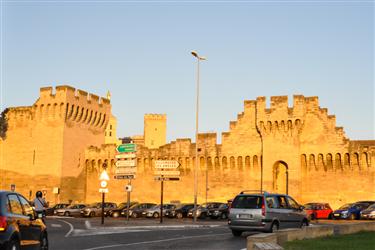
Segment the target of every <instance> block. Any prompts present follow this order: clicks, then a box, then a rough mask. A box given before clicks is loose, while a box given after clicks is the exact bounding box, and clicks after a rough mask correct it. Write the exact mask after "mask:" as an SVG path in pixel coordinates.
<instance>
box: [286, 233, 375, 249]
mask: <svg viewBox="0 0 375 250" xmlns="http://www.w3.org/2000/svg"><path fill="white" fill-rule="evenodd" d="M283 247H284V249H286V250H297V249H303V250H317V249H319V250H332V249H340V250H349V249H350V250H352V249H353V250H354V249H355V250H362V249H363V250H375V232H360V233H356V234H348V235H338V236H329V237H324V238H316V239H309V240H296V241H289V242H286V243H285V245H284V246H283Z"/></svg>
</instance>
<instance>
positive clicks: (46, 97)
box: [0, 86, 111, 199]
mask: <svg viewBox="0 0 375 250" xmlns="http://www.w3.org/2000/svg"><path fill="white" fill-rule="evenodd" d="M110 112H111V106H110V103H109V100H107V99H105V98H99V97H98V96H97V95H94V94H89V93H87V92H85V91H82V90H79V89H74V88H72V87H70V86H57V87H56V89H53V88H52V87H44V88H41V89H40V96H39V98H38V100H36V102H35V103H34V104H33V105H32V106H28V107H17V108H10V110H9V112H8V113H7V120H8V130H7V133H6V139H5V140H2V141H0V143H1V150H2V152H0V153H1V155H2V156H3V160H2V161H1V166H0V169H1V171H2V178H1V179H2V185H1V188H7V187H9V185H10V184H11V183H12V184H16V187H17V190H18V191H22V192H25V193H29V191H30V190H31V191H33V192H35V190H37V189H40V188H45V189H46V190H47V192H49V193H51V192H52V188H53V187H60V188H61V190H62V191H64V192H62V194H65V195H66V196H65V197H64V195H62V199H64V198H66V199H68V198H69V197H70V196H72V195H76V194H77V193H78V194H79V195H80V196H82V197H83V196H84V193H83V191H81V190H82V189H81V187H80V185H81V184H80V182H81V181H77V178H79V177H80V175H81V173H82V170H83V169H84V168H83V167H80V166H81V165H80V162H83V163H84V158H83V157H84V149H85V148H86V147H88V146H90V145H95V146H100V145H101V144H103V143H104V130H105V128H106V126H107V123H108V120H109V117H110ZM31 178H32V179H33V181H32V182H31V183H30V179H31ZM81 183H82V182H81Z"/></svg>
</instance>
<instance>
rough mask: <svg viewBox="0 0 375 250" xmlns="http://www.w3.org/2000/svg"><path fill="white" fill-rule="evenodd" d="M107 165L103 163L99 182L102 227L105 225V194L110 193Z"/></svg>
mask: <svg viewBox="0 0 375 250" xmlns="http://www.w3.org/2000/svg"><path fill="white" fill-rule="evenodd" d="M106 168H107V164H106V163H103V171H102V172H101V173H100V177H99V181H100V189H99V192H100V193H102V225H103V224H104V199H105V193H108V181H109V176H108V173H107V171H106Z"/></svg>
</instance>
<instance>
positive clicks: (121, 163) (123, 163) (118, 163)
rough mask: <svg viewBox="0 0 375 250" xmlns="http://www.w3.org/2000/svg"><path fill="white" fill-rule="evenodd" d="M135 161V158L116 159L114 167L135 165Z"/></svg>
mask: <svg viewBox="0 0 375 250" xmlns="http://www.w3.org/2000/svg"><path fill="white" fill-rule="evenodd" d="M136 163H137V162H136V161H135V160H125V161H124V160H118V161H116V163H115V165H116V167H135V165H136Z"/></svg>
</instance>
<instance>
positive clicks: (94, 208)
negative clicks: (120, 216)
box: [80, 202, 117, 217]
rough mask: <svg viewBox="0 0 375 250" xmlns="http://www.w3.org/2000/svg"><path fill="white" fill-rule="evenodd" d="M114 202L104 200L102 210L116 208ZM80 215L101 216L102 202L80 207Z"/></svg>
mask: <svg viewBox="0 0 375 250" xmlns="http://www.w3.org/2000/svg"><path fill="white" fill-rule="evenodd" d="M116 207H117V205H116V203H113V202H104V212H106V211H108V210H110V209H113V208H116ZM80 213H81V216H83V217H94V216H101V215H102V203H101V202H95V203H93V204H91V205H89V206H87V207H85V208H83V209H81V212H80Z"/></svg>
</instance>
